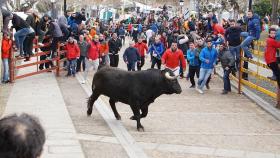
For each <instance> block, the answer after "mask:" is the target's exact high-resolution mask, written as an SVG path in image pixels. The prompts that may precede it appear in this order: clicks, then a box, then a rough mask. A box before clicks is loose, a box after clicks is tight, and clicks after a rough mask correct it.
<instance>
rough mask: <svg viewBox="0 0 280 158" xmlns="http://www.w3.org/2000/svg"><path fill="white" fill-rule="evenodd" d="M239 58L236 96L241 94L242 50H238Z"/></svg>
mask: <svg viewBox="0 0 280 158" xmlns="http://www.w3.org/2000/svg"><path fill="white" fill-rule="evenodd" d="M239 57H240V59H239V72H238V94H241V93H242V87H241V86H242V85H241V84H242V83H241V81H242V75H243V73H242V67H243V62H242V57H243V51H242V49H240V52H239Z"/></svg>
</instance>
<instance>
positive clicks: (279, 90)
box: [276, 87, 280, 109]
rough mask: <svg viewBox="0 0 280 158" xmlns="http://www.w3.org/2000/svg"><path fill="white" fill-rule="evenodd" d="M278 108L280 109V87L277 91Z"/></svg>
mask: <svg viewBox="0 0 280 158" xmlns="http://www.w3.org/2000/svg"><path fill="white" fill-rule="evenodd" d="M276 108H278V109H280V87H278V90H277V104H276Z"/></svg>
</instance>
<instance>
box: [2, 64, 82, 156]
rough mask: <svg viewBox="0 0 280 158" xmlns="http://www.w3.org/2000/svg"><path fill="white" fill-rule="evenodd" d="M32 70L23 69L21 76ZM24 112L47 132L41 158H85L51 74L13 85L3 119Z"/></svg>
mask: <svg viewBox="0 0 280 158" xmlns="http://www.w3.org/2000/svg"><path fill="white" fill-rule="evenodd" d="M32 69H33V68H28V69H24V70H21V71H20V73H23V72H30V71H31V70H32ZM33 70H34V69H33ZM23 112H25V113H28V114H33V115H35V116H37V117H39V119H40V121H41V124H42V125H43V127H44V129H45V131H46V137H47V141H46V144H45V147H44V152H43V155H42V158H83V157H84V154H83V151H82V148H81V145H80V142H79V141H78V140H77V139H76V131H75V128H74V126H73V123H72V120H71V118H70V116H69V113H68V111H67V109H66V106H65V102H64V100H63V97H62V94H61V91H60V89H59V87H58V83H57V81H56V79H55V76H54V74H53V73H44V74H40V75H36V76H32V77H28V78H24V79H20V80H17V81H16V84H14V86H13V88H12V90H11V95H10V97H9V99H8V102H7V107H6V110H5V112H4V115H8V114H12V113H23Z"/></svg>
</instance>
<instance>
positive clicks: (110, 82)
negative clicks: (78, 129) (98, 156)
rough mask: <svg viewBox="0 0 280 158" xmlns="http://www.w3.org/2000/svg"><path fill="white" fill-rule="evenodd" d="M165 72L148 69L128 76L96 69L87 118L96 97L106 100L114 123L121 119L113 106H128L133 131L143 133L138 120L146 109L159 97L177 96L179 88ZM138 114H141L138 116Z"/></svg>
mask: <svg viewBox="0 0 280 158" xmlns="http://www.w3.org/2000/svg"><path fill="white" fill-rule="evenodd" d="M177 77H178V76H175V75H174V74H173V72H172V71H171V70H169V69H165V70H158V69H148V70H144V71H137V72H128V71H124V70H121V69H118V68H112V67H108V66H103V67H102V68H101V67H100V70H99V71H97V73H96V74H95V75H94V77H93V80H92V95H91V96H90V97H89V99H88V105H87V108H88V109H87V115H88V116H90V115H91V114H92V108H93V104H94V102H95V101H96V100H97V99H98V97H99V96H100V95H105V96H107V97H109V98H110V99H109V103H110V106H111V108H112V110H113V112H114V115H115V117H116V119H117V120H120V119H121V116H120V114H119V113H118V111H117V109H116V105H115V103H116V102H122V103H125V104H128V105H130V107H131V110H132V112H133V116H131V118H130V119H132V120H136V122H137V130H138V131H144V127H143V126H142V125H141V123H140V119H141V118H144V117H146V116H147V114H148V107H149V105H150V104H151V103H153V102H154V101H155V99H156V98H157V97H159V96H160V95H162V94H173V93H176V94H180V93H181V92H182V89H181V86H180V84H179V83H178V80H177ZM140 110H141V113H140Z"/></svg>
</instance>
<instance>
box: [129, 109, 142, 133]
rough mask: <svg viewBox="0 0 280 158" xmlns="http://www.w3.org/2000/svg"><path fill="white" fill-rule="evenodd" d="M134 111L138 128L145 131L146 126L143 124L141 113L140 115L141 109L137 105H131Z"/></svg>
mask: <svg viewBox="0 0 280 158" xmlns="http://www.w3.org/2000/svg"><path fill="white" fill-rule="evenodd" d="M130 107H131V109H132V111H133V114H134V117H135V119H136V122H137V130H138V131H139V132H140V131H143V132H144V127H143V126H142V125H141V122H140V119H141V115H140V109H139V108H137V106H130Z"/></svg>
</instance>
